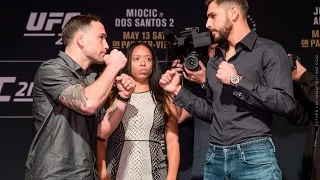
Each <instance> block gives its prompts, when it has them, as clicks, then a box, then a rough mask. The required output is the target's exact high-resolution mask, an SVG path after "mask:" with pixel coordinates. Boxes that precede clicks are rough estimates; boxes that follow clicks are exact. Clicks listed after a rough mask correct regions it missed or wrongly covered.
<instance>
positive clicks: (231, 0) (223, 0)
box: [205, 0, 249, 17]
mask: <svg viewBox="0 0 320 180" xmlns="http://www.w3.org/2000/svg"><path fill="white" fill-rule="evenodd" d="M212 2H215V3H216V4H217V5H218V6H219V5H220V4H236V5H238V6H239V7H240V9H241V10H242V12H243V15H244V16H245V17H246V16H247V15H248V10H249V4H248V1H247V0H206V2H205V4H206V6H209V4H211V3H212Z"/></svg>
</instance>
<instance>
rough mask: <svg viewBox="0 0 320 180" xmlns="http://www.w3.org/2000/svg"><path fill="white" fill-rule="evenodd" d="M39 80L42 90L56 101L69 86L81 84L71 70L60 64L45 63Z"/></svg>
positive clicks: (39, 74)
mask: <svg viewBox="0 0 320 180" xmlns="http://www.w3.org/2000/svg"><path fill="white" fill-rule="evenodd" d="M37 73H38V78H39V82H40V84H41V88H42V89H43V90H44V91H45V92H46V93H47V94H48V95H49V96H50V97H51V98H52V99H53V100H54V101H55V100H56V99H57V98H58V96H59V95H60V94H61V93H62V92H63V91H64V90H65V89H66V88H68V87H69V86H71V85H75V84H80V81H79V79H77V78H76V77H75V76H74V75H73V74H72V71H71V70H70V69H68V68H67V67H65V66H62V65H60V64H55V63H52V62H50V63H44V64H42V65H41V66H40V67H39V70H38V72H37Z"/></svg>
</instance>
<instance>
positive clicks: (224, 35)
mask: <svg viewBox="0 0 320 180" xmlns="http://www.w3.org/2000/svg"><path fill="white" fill-rule="evenodd" d="M232 28H233V25H232V23H231V21H230V20H229V18H228V17H226V23H225V25H224V26H223V27H222V28H221V29H219V30H217V29H214V31H216V32H217V33H218V35H217V36H215V37H214V40H215V42H216V43H218V44H221V43H223V42H225V41H227V40H228V38H229V35H230V32H231V30H232Z"/></svg>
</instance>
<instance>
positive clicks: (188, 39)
mask: <svg viewBox="0 0 320 180" xmlns="http://www.w3.org/2000/svg"><path fill="white" fill-rule="evenodd" d="M163 33H164V36H165V39H166V40H167V41H168V42H169V43H168V46H167V58H166V65H165V66H166V69H170V67H171V63H172V61H173V60H175V59H180V62H181V63H183V64H184V66H185V67H186V68H187V69H188V70H191V71H197V70H200V66H199V61H201V56H202V55H204V54H207V53H208V47H209V46H210V45H211V44H212V43H213V37H212V35H211V33H210V31H207V32H199V29H198V28H192V29H189V30H185V31H181V32H180V37H176V36H175V35H174V34H173V32H172V31H170V30H169V29H165V30H164V31H163ZM168 62H170V65H169V63H168Z"/></svg>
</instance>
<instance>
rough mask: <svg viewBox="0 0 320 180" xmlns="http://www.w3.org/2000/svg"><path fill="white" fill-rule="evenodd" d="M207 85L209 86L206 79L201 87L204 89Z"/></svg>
mask: <svg viewBox="0 0 320 180" xmlns="http://www.w3.org/2000/svg"><path fill="white" fill-rule="evenodd" d="M206 87H207V83H206V81H203V82H202V83H201V88H202V89H206Z"/></svg>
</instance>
